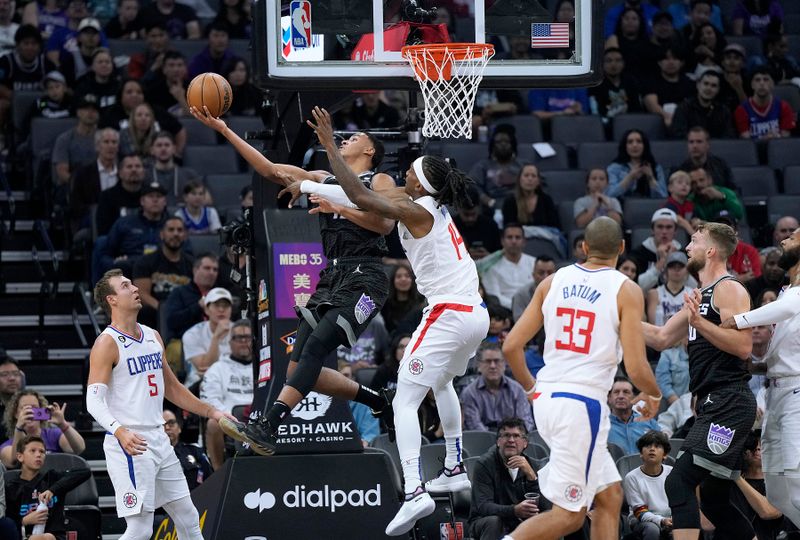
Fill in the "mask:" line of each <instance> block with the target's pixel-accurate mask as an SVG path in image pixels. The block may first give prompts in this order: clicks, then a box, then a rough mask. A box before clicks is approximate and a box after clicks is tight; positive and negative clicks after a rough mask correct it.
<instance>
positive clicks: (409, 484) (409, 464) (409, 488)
mask: <svg viewBox="0 0 800 540" xmlns="http://www.w3.org/2000/svg"><path fill="white" fill-rule="evenodd" d="M421 485H422V471H421V470H420V466H419V454H417V455H416V457H412V458H410V459H404V460H403V486H404V488H403V490H404V491H405V492H406V493H414V492H415V491H416V490H417V488H418V487H420V486H421Z"/></svg>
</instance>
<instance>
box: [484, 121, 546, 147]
mask: <svg viewBox="0 0 800 540" xmlns="http://www.w3.org/2000/svg"><path fill="white" fill-rule="evenodd" d="M502 124H510V125H512V126H514V136H515V137H516V138H517V143H518V144H519V143H535V142H542V141H544V135H543V134H542V121H541V120H540V119H539V117H537V116H533V115H532V114H519V115H515V116H507V117H505V118H499V119H497V120H496V121H494V122H492V124H491V125H490V129H491V130H492V131H494V129H495V128H496V127H497V126H499V125H502ZM487 149H488V146H487Z"/></svg>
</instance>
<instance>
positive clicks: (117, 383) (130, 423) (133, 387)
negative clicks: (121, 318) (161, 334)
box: [103, 324, 164, 428]
mask: <svg viewBox="0 0 800 540" xmlns="http://www.w3.org/2000/svg"><path fill="white" fill-rule="evenodd" d="M138 327H139V336H131V335H129V334H126V333H124V332H120V331H119V330H117V329H116V328H114V327H113V326H111V325H108V326H107V327H106V329H105V330H103V333H104V334H108V335H109V336H111V337H112V338H113V339H114V343H116V344H117V349H118V351H119V360H118V361H117V365H116V366H114V368H113V369H112V370H111V382H110V383H109V384H108V393H107V394H106V402H107V403H108V408H109V410H110V411H111V414H112V415H113V416H114V418H116V419H117V420H118V421H119V422H120V423H121V424H122V425H123V426H125V427H139V428H143V427H157V426H161V425H163V424H164V417H163V414H162V410H163V404H164V371H163V368H162V365H163V355H164V349H163V348H162V347H161V343H159V341H158V338H156V333H155V331H153V329H152V328H150V327H148V326H145V325H143V324H140V325H138Z"/></svg>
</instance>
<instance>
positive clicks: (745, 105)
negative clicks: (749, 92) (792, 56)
mask: <svg viewBox="0 0 800 540" xmlns="http://www.w3.org/2000/svg"><path fill="white" fill-rule="evenodd" d="M750 86H751V87H752V88H753V96H752V97H750V98H748V99H746V100H745V101H744V102H742V104H741V105H739V107H738V108H737V109H736V113H735V119H736V131H738V132H739V136H740V137H741V138H743V139H752V140H754V141H757V140H767V139H776V138H780V137H789V136H790V135H791V131H792V130H793V129H794V128H795V126H796V125H797V122H796V113H795V111H794V110H792V107H791V105H789V104H788V103H787V102H786V101H784V100H782V99H781V98H779V97H776V96H775V95H774V94H773V90H774V89H775V83H774V81H773V80H772V75H771V74H770V71H769V69H768V68H767V67H765V66H761V67H757V68H756V69H754V70H753V71H752V73H751V75H750Z"/></svg>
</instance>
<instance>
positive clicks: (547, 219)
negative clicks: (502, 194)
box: [503, 164, 561, 229]
mask: <svg viewBox="0 0 800 540" xmlns="http://www.w3.org/2000/svg"><path fill="white" fill-rule="evenodd" d="M503 222H504V223H519V224H520V225H531V226H536V227H553V228H555V229H559V228H560V227H561V226H560V224H559V220H558V209H557V208H556V205H555V203H554V202H553V199H552V198H551V197H550V195H548V194H547V193H545V192H544V190H543V189H542V177H541V175H540V174H539V168H538V167H537V166H536V165H532V164H526V165H523V166H522V169H521V170H520V171H519V176H518V177H517V181H516V183H515V184H514V193H513V194H512V195H509V196H508V197H506V199H505V201H503Z"/></svg>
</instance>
